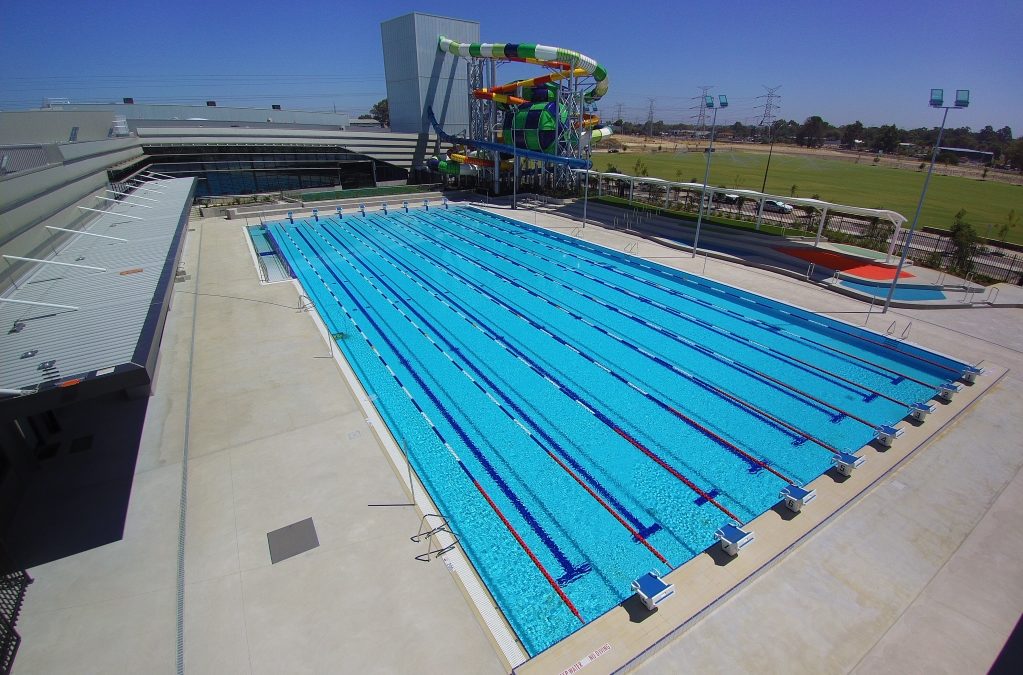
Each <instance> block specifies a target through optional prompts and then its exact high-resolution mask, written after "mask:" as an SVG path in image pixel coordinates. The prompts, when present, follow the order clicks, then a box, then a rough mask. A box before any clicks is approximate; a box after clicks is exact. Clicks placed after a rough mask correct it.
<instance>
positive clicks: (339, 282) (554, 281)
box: [268, 207, 964, 655]
mask: <svg viewBox="0 0 1023 675" xmlns="http://www.w3.org/2000/svg"><path fill="white" fill-rule="evenodd" d="M268 232H269V234H270V235H271V236H272V237H273V238H274V240H275V241H276V242H277V245H278V246H279V247H280V249H281V250H282V252H283V254H284V255H285V257H286V258H287V259H288V262H289V263H290V265H291V268H292V269H293V270H294V271H295V274H296V275H297V276H298V279H299V281H300V282H301V284H302V286H303V288H304V289H305V293H306V294H307V295H308V296H309V297H310V298H312V300H313V301H314V303H315V305H316V308H317V311H318V312H319V313H320V316H321V317H322V319H323V321H324V322H325V323H326V325H327V327H328V329H329V330H330V332H331V334H332V335H333V336H334V338H335V340H336V342H337V344H338V346H339V348H340V349H341V350H342V351H343V352H344V354H345V357H346V358H347V360H348V361H349V363H350V364H351V365H352V367H353V369H354V370H355V371H356V373H357V374H358V376H359V378H360V380H361V381H362V384H363V386H364V388H365V389H366V391H367V392H368V393H369V394H370V395H371V396H372V397H373V400H374V401H375V405H376V406H377V408H378V410H379V411H380V413H381V415H382V416H383V418H384V419H385V420H386V422H387V424H388V426H389V428H390V431H391V433H392V435H393V436H394V438H395V439H396V440H397V441H398V442H399V443H400V444H402V445H403V447H404V448H405V450H406V452H407V453H408V456H409V458H410V461H411V463H412V465H413V467H414V468H415V470H416V472H417V474H418V475H419V477H420V479H421V480H422V482H423V484H424V485H425V486H426V488H427V489H428V490H429V492H430V495H431V497H432V499H433V501H434V502H435V504H436V505H437V507H438V508H439V509H440V511H441V512H442V513H443V514H444V515H445V516H446V517H448V519H449V521H450V522H451V524H452V527H453V529H454V530H455V531H456V532H457V534H458V536H459V539H460V543H461V546H462V548H463V549H464V551H465V553H466V554H467V555H468V557H469V559H470V560H471V561H472V563H473V565H474V566H475V567H476V569H477V571H478V573H479V574H480V576H481V578H482V579H483V580H484V582H485V583H486V585H487V587H488V589H489V590H490V592H491V594H492V595H493V597H494V599H495V600H496V602H497V603H498V605H499V606H500V608H501V610H502V611H503V612H504V614H505V616H506V617H507V619H508V621H509V623H510V624H511V626H512V627H513V628H514V630H515V631H516V633H517V635H518V637H519V638H520V640H521V641H522V643H523V645H524V647H525V648H526V650H527V651H528V652H529V654H531V655H534V654H537V653H538V652H540V651H542V650H544V649H546V648H547V647H549V646H550V645H552V644H554V643H555V642H557V641H559V640H561V639H563V638H564V637H565V636H567V635H569V634H570V633H572V632H573V631H575V630H577V629H578V628H579V627H580V626H582V625H584V624H585V623H587V622H589V621H592V620H593V619H595V618H597V617H598V616H600V615H601V614H603V613H605V612H607V611H608V610H610V609H611V608H613V607H614V606H616V605H617V604H619V603H620V602H621V601H622V600H624V599H625V598H627V597H628V596H630V595H631V594H632V591H631V589H630V584H631V582H632V581H633V580H634V579H635V578H637V577H638V576H640V575H641V574H643V573H645V572H647V571H650V570H651V569H655V570H658V571H660V572H667V571H668V570H670V569H672V568H675V567H678V566H679V565H681V564H683V563H685V562H686V561H688V560H690V559H692V558H693V557H694V556H696V555H699V554H700V553H701V552H702V551H704V550H705V549H706V548H707V547H708V546H710V545H711V544H712V543H714V537H713V535H714V531H715V530H716V529H717V528H718V527H720V526H722V525H724V524H726V523H728V522H733V521H738V522H747V521H749V520H751V519H753V518H755V517H756V516H757V515H759V514H761V513H763V512H764V511H766V510H768V509H770V508H771V507H772V506H773V505H774V504H776V503H777V502H778V492H779V490H780V489H781V488H783V487H785V485H787V484H788V483H789V482H795V483H798V484H805V483H807V482H809V481H811V480H813V479H814V478H816V477H817V476H819V475H821V474H822V473H823V472H825V471H826V470H827V469H828V468H829V467H830V465H831V456H832V453H833V452H835V451H849V452H852V451H856V450H858V449H859V448H861V447H862V446H864V445H865V444H867V443H868V442H870V440H871V439H872V437H873V434H872V430H873V428H874V427H875V426H876V425H879V424H882V423H894V422H897V421H898V420H900V419H902V418H903V417H904V416H905V414H906V412H907V406H908V405H909V404H912V403H913V402H915V401H919V400H927V399H929V398H930V397H931V396H933V395H934V393H935V391H936V387H937V386H938V385H940V384H941V383H942V382H944V381H946V380H949V379H955V378H956V377H957V376H958V375H959V374H960V373H961V372H962V369H963V367H964V365H963V364H961V363H958V362H955V361H952V360H950V359H948V358H946V357H942V356H938V355H935V354H930V353H927V352H924V351H923V350H919V349H917V348H915V347H912V346H909V345H905V344H902V343H899V342H896V341H892V340H888V339H886V338H884V337H881V336H877V335H874V334H872V333H866V332H864V331H861V330H860V329H857V328H855V327H852V326H848V325H845V324H841V323H838V322H835V321H832V320H831V319H828V318H826V317H821V316H818V315H814V314H810V313H808V312H805V311H803V310H799V309H795V308H792V307H789V306H786V305H783V304H781V303H777V302H774V301H772V300H769V299H766V298H762V297H759V296H755V295H752V294H749V293H746V292H743V291H739V290H736V289H734V288H731V287H728V286H724V285H721V284H717V283H714V282H711V281H708V280H706V279H702V278H699V277H695V276H691V275H687V274H684V273H682V272H679V271H676V270H672V269H669V268H665V267H662V266H659V265H656V264H653V263H649V262H647V261H644V260H641V259H637V258H632V257H629V256H626V255H623V254H620V253H617V252H614V251H610V250H608V249H604V248H601V247H599V246H596V245H592V244H588V243H585V242H580V241H577V240H575V239H572V238H570V237H566V236H563V235H560V234H557V233H554V232H550V231H546V230H543V229H540V228H535V227H532V226H529V225H526V224H524V223H521V222H518V221H514V220H510V219H507V218H504V217H501V216H499V215H495V214H490V213H487V212H483V211H479V210H476V209H471V208H461V207H458V208H451V209H450V210H447V209H438V208H434V209H431V210H430V211H422V210H420V211H412V212H409V213H404V212H397V213H395V212H392V213H391V214H389V215H383V214H367V215H366V216H349V217H345V218H344V219H338V218H336V217H334V218H327V219H320V220H319V221H312V220H303V221H295V222H294V223H289V222H286V221H284V222H277V223H271V224H270V225H269V228H268Z"/></svg>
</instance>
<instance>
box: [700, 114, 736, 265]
mask: <svg viewBox="0 0 1023 675" xmlns="http://www.w3.org/2000/svg"><path fill="white" fill-rule="evenodd" d="M718 101H719V102H720V106H715V105H714V97H713V96H708V97H707V101H706V102H707V105H708V106H709V107H711V108H714V117H713V118H712V119H711V123H710V145H708V146H707V166H706V168H704V170H703V190H702V191H701V192H700V213H699V215H698V216H697V217H696V236H695V237H693V257H694V258H695V257H696V246H697V244H699V243H700V226H701V225H702V224H703V209H704V202H706V201H707V180H708V179H709V178H710V158H711V156H713V154H714V129H715V127H716V126H717V123H718V108H719V107H721V108H726V107H728V97H727V96H725V95H721V96H718Z"/></svg>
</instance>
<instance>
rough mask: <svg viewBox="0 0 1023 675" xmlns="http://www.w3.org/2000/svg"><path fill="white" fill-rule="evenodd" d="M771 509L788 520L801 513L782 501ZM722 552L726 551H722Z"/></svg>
mask: <svg viewBox="0 0 1023 675" xmlns="http://www.w3.org/2000/svg"><path fill="white" fill-rule="evenodd" d="M808 508H809V507H808ZM771 510H772V511H774V512H775V513H776V514H778V517H779V518H781V519H782V520H784V521H786V522H788V521H790V520H792V519H793V518H795V517H796V516H798V515H799V514H798V513H797V512H795V511H793V510H792V509H790V508H789V507H787V506H785V505H784V504H782V503H781V502H778V503H777V504H775V505H774V506H772V507H771ZM722 553H724V551H722Z"/></svg>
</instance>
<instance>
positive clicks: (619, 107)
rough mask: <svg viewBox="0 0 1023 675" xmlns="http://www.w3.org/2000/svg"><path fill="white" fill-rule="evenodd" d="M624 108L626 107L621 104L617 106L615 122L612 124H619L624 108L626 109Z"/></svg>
mask: <svg viewBox="0 0 1023 675" xmlns="http://www.w3.org/2000/svg"><path fill="white" fill-rule="evenodd" d="M624 107H625V106H623V105H622V104H621V103H619V104H617V105H616V106H615V118H614V122H612V124H614V123H617V122H618V120H620V119H622V108H624Z"/></svg>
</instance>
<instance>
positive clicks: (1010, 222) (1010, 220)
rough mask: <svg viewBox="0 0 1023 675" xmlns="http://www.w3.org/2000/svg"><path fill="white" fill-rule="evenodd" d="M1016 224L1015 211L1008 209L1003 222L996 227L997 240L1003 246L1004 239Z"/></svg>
mask: <svg viewBox="0 0 1023 675" xmlns="http://www.w3.org/2000/svg"><path fill="white" fill-rule="evenodd" d="M1017 224H1019V216H1018V215H1016V209H1010V210H1009V215H1008V217H1007V218H1006V219H1005V222H1004V223H1002V224H1001V225H999V226H998V238H999V239H1000V240H1001V242H1002V243H1003V244H1004V243H1005V238H1006V237H1007V236H1008V235H1009V230H1011V229H1012V228H1014V227H1016V225H1017Z"/></svg>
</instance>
